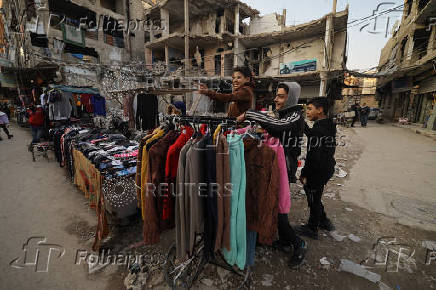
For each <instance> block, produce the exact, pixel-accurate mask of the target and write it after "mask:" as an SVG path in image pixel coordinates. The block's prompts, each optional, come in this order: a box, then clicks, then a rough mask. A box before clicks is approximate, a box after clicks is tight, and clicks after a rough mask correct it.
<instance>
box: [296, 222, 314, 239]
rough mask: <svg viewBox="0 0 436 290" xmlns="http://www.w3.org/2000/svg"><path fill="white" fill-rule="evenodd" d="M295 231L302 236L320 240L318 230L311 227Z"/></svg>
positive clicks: (307, 226)
mask: <svg viewBox="0 0 436 290" xmlns="http://www.w3.org/2000/svg"><path fill="white" fill-rule="evenodd" d="M295 231H296V232H297V233H299V234H300V235H302V236H306V237H309V238H311V239H314V240H319V237H318V230H315V229H313V228H311V227H310V226H309V225H303V226H300V227H297V228H296V229H295Z"/></svg>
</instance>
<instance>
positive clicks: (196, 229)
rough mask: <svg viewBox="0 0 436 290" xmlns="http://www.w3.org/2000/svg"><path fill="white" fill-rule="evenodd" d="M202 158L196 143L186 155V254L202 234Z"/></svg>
mask: <svg viewBox="0 0 436 290" xmlns="http://www.w3.org/2000/svg"><path fill="white" fill-rule="evenodd" d="M204 158H205V150H204V148H203V147H200V144H199V143H198V142H197V143H195V144H193V145H192V146H191V147H190V148H189V150H188V152H187V153H186V167H185V182H186V184H187V188H186V192H185V195H184V204H185V227H186V233H187V235H188V237H187V246H188V253H189V254H191V253H192V250H193V248H194V243H195V237H196V234H201V233H203V232H204V210H205V209H204V204H205V198H206V191H204V189H205V188H204V186H201V185H202V184H204V183H205V177H204V175H205V174H204V171H205V168H204Z"/></svg>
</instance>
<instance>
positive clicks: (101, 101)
mask: <svg viewBox="0 0 436 290" xmlns="http://www.w3.org/2000/svg"><path fill="white" fill-rule="evenodd" d="M91 103H92V106H93V108H94V115H95V116H104V117H106V99H105V98H104V97H102V96H100V95H93V96H92V97H91Z"/></svg>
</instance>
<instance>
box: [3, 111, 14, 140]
mask: <svg viewBox="0 0 436 290" xmlns="http://www.w3.org/2000/svg"><path fill="white" fill-rule="evenodd" d="M7 125H9V118H8V115H7V114H6V113H5V112H3V111H0V128H2V129H3V131H4V132H5V134H6V136H8V139H11V138H12V137H14V135H11V134H10V133H9V130H8V127H7ZM0 140H3V139H2V137H1V136H0Z"/></svg>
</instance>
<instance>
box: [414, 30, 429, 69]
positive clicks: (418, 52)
mask: <svg viewBox="0 0 436 290" xmlns="http://www.w3.org/2000/svg"><path fill="white" fill-rule="evenodd" d="M430 35H431V31H427V29H417V30H415V34H414V35H413V56H412V61H413V62H415V61H417V60H419V59H421V58H423V57H424V56H425V55H427V48H428V43H429V39H430Z"/></svg>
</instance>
